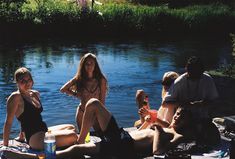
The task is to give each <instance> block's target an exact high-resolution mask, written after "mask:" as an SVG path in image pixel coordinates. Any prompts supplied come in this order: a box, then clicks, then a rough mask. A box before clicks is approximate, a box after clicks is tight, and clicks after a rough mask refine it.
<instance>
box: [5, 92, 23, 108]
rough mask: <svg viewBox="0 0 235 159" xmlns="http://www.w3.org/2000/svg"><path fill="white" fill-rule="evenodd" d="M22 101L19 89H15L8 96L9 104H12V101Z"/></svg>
mask: <svg viewBox="0 0 235 159" xmlns="http://www.w3.org/2000/svg"><path fill="white" fill-rule="evenodd" d="M21 101H22V97H21V94H20V92H19V91H15V92H13V93H11V95H10V96H9V97H8V98H7V105H11V104H12V103H19V102H21Z"/></svg>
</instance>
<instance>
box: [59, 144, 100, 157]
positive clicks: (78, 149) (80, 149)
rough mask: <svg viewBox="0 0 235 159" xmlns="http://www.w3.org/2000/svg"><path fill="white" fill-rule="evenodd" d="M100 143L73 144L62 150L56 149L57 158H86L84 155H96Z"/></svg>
mask: <svg viewBox="0 0 235 159" xmlns="http://www.w3.org/2000/svg"><path fill="white" fill-rule="evenodd" d="M99 150H100V145H99V143H97V144H94V143H91V142H90V143H87V144H79V145H73V146H70V147H69V148H67V149H65V150H61V151H56V158H76V159H80V158H84V157H83V155H95V154H97V153H98V152H99Z"/></svg>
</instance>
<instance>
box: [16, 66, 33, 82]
mask: <svg viewBox="0 0 235 159" xmlns="http://www.w3.org/2000/svg"><path fill="white" fill-rule="evenodd" d="M25 75H29V77H30V78H31V80H32V81H33V78H32V75H31V73H30V71H29V70H28V69H27V68H25V67H20V68H18V69H17V70H16V71H15V74H14V80H15V82H18V81H19V80H21V79H22V78H23V77H24V76H25Z"/></svg>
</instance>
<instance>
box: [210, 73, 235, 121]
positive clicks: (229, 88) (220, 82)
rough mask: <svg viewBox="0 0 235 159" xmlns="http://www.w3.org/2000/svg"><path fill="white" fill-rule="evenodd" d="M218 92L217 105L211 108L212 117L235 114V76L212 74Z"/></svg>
mask: <svg viewBox="0 0 235 159" xmlns="http://www.w3.org/2000/svg"><path fill="white" fill-rule="evenodd" d="M212 77H213V79H214V81H215V84H216V87H217V90H218V92H219V101H218V105H215V106H214V107H213V108H212V111H211V115H212V117H224V116H231V115H235V109H234V108H235V98H234V94H235V78H233V77H227V76H219V75H215V74H214V75H212Z"/></svg>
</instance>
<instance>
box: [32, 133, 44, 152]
mask: <svg viewBox="0 0 235 159" xmlns="http://www.w3.org/2000/svg"><path fill="white" fill-rule="evenodd" d="M44 136H45V132H43V131H40V132H37V133H36V134H34V135H32V136H31V137H30V140H29V146H30V147H31V148H33V149H36V150H43V148H44Z"/></svg>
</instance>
